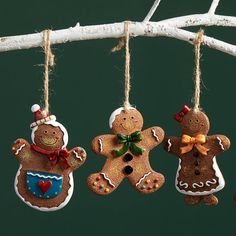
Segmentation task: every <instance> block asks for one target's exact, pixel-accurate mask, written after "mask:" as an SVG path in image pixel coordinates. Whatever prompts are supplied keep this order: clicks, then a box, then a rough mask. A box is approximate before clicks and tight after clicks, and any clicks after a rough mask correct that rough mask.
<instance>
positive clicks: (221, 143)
mask: <svg viewBox="0 0 236 236" xmlns="http://www.w3.org/2000/svg"><path fill="white" fill-rule="evenodd" d="M208 146H209V149H210V152H211V153H212V155H214V156H217V155H219V154H220V153H222V152H225V151H227V150H228V149H229V148H230V140H229V139H228V138H227V137H226V136H224V135H221V134H215V135H212V136H209V137H208Z"/></svg>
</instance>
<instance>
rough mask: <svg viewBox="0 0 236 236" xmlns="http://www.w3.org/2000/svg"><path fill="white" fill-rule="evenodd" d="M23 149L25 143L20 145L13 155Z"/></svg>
mask: <svg viewBox="0 0 236 236" xmlns="http://www.w3.org/2000/svg"><path fill="white" fill-rule="evenodd" d="M24 147H25V143H24V144H22V145H21V146H20V147H19V148H18V149H17V150H16V152H15V155H18V154H19V153H20V151H21V150H22V149H23V148H24Z"/></svg>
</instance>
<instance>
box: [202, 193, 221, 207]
mask: <svg viewBox="0 0 236 236" xmlns="http://www.w3.org/2000/svg"><path fill="white" fill-rule="evenodd" d="M202 201H203V202H204V203H205V204H206V205H208V206H216V205H217V204H218V202H219V201H218V198H217V197H216V196H215V195H213V194H210V195H206V196H203V198H202Z"/></svg>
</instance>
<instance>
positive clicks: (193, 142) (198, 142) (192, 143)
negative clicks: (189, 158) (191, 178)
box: [180, 134, 210, 155]
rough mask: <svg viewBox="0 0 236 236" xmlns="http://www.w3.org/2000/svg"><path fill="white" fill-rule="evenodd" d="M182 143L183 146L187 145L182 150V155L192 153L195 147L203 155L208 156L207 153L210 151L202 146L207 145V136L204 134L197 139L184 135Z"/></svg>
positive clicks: (196, 137)
mask: <svg viewBox="0 0 236 236" xmlns="http://www.w3.org/2000/svg"><path fill="white" fill-rule="evenodd" d="M181 142H182V143H183V144H187V145H186V146H184V147H181V148H180V151H181V154H184V153H187V152H190V151H191V150H192V149H193V147H195V148H197V150H198V151H199V152H200V153H201V154H202V155H207V152H208V151H209V150H210V149H208V148H206V147H204V146H202V144H204V143H206V136H205V135H203V134H198V135H197V136H195V137H191V136H189V135H186V134H183V136H182V139H181Z"/></svg>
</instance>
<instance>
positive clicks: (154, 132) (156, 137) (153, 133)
mask: <svg viewBox="0 0 236 236" xmlns="http://www.w3.org/2000/svg"><path fill="white" fill-rule="evenodd" d="M152 135H153V137H154V138H155V139H156V141H157V142H159V141H160V139H159V137H158V136H157V134H156V131H155V129H154V128H153V129H152Z"/></svg>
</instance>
